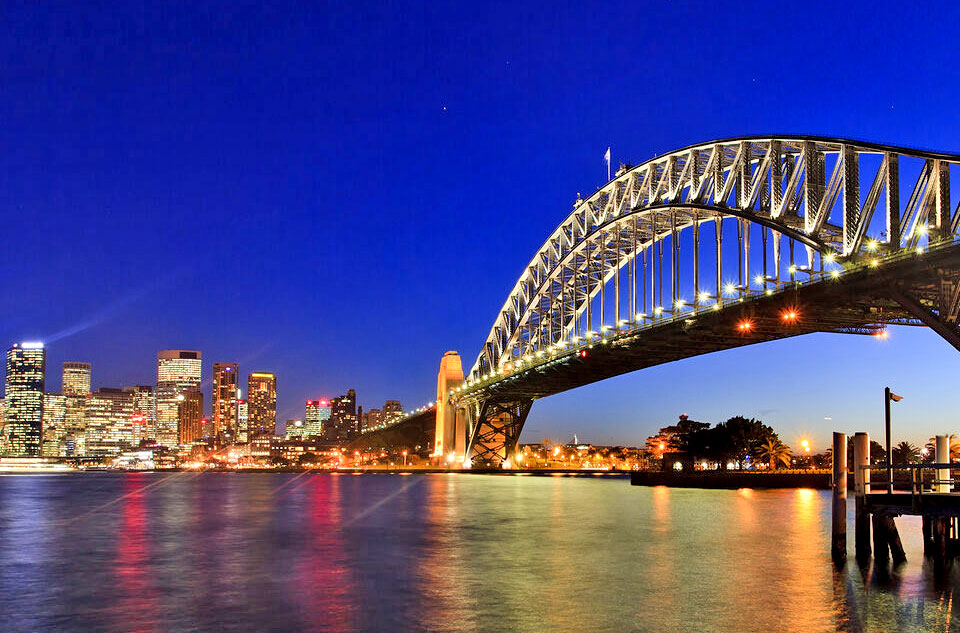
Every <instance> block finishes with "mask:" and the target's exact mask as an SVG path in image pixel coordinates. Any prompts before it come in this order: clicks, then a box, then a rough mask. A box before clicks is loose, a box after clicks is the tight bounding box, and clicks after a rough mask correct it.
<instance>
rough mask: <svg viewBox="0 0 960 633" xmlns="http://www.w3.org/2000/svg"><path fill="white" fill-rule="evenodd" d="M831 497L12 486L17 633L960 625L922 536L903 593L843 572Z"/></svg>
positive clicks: (26, 481)
mask: <svg viewBox="0 0 960 633" xmlns="http://www.w3.org/2000/svg"><path fill="white" fill-rule="evenodd" d="M829 501H830V499H829V496H828V493H820V492H814V491H810V490H783V491H750V490H741V491H707V490H676V489H667V488H640V487H631V486H630V485H629V482H628V481H627V480H625V479H609V478H599V477H596V478H594V477H587V478H569V477H532V476H483V475H411V476H401V475H331V474H310V475H296V474H213V473H209V474H194V473H176V474H163V473H143V474H128V475H120V474H75V475H57V476H37V475H33V476H7V477H0V629H2V630H3V631H476V632H481V631H482V632H487V631H558V632H563V631H698V632H699V631H804V632H810V631H835V630H844V631H848V630H849V631H893V630H902V631H944V630H953V628H956V624H955V623H956V622H958V621H960V618H958V617H957V616H960V614H955V613H954V612H953V610H954V607H953V596H954V591H955V590H954V589H953V587H954V586H955V584H954V583H956V579H955V578H954V579H953V582H951V581H950V579H948V580H946V581H943V580H939V581H935V580H934V579H933V574H932V572H931V571H930V570H929V569H927V567H926V566H925V565H924V563H923V558H922V556H921V555H920V551H919V548H920V529H919V524H918V522H917V521H916V520H911V519H908V518H905V519H901V520H900V531H901V536H902V537H903V540H904V545H905V547H906V550H907V555H908V557H909V562H908V563H907V565H906V566H905V567H904V568H902V569H900V570H898V571H897V572H896V573H895V574H894V575H893V576H892V577H891V578H889V579H883V580H882V581H881V580H879V579H878V577H877V574H876V571H874V570H871V569H868V570H866V571H865V572H861V570H859V569H858V568H856V567H855V566H853V565H848V567H847V569H846V570H844V571H842V572H839V573H838V572H835V571H834V570H833V568H832V566H831V564H830V560H829V521H828V518H829V511H830V504H829ZM851 515H852V513H851ZM850 532H851V534H852V528H851V530H850ZM851 540H852V539H851ZM850 545H851V549H852V545H853V544H852V542H851V544H850ZM951 627H953V628H951Z"/></svg>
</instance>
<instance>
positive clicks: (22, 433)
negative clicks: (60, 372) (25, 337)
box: [5, 343, 47, 457]
mask: <svg viewBox="0 0 960 633" xmlns="http://www.w3.org/2000/svg"><path fill="white" fill-rule="evenodd" d="M46 368H47V351H46V350H45V349H44V348H43V343H15V344H14V345H13V347H11V348H10V349H8V350H7V385H6V392H5V399H6V403H7V411H6V416H5V421H6V437H7V455H10V456H12V457H40V453H41V445H42V441H43V392H44V374H45V372H46Z"/></svg>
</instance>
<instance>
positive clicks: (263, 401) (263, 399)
mask: <svg viewBox="0 0 960 633" xmlns="http://www.w3.org/2000/svg"><path fill="white" fill-rule="evenodd" d="M247 425H248V434H249V437H250V439H252V438H254V437H257V436H260V435H268V436H273V434H274V433H276V431H277V377H276V376H275V375H273V374H271V373H268V372H253V373H252V374H250V376H249V377H248V378H247Z"/></svg>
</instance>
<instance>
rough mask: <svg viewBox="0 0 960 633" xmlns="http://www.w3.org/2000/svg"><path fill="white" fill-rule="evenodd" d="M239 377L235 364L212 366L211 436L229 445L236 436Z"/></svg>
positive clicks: (216, 364) (215, 364)
mask: <svg viewBox="0 0 960 633" xmlns="http://www.w3.org/2000/svg"><path fill="white" fill-rule="evenodd" d="M239 391H240V375H239V372H238V371H237V364H236V363H214V364H213V405H212V414H211V418H212V421H213V435H214V437H216V438H217V440H218V441H221V440H222V441H223V442H225V443H230V442H233V441H235V440H236V436H237V400H238V393H239Z"/></svg>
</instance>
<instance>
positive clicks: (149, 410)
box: [123, 385, 157, 445]
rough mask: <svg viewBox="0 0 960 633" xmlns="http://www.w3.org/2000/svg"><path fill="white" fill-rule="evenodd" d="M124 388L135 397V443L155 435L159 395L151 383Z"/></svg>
mask: <svg viewBox="0 0 960 633" xmlns="http://www.w3.org/2000/svg"><path fill="white" fill-rule="evenodd" d="M123 390H124V391H125V392H127V393H129V394H130V395H131V397H132V398H133V418H132V421H133V440H134V443H135V445H139V444H140V442H141V441H143V440H145V439H149V438H152V437H153V433H154V429H155V428H156V424H155V422H156V413H157V397H156V395H155V394H154V393H153V387H151V386H150V385H134V386H132V387H124V388H123Z"/></svg>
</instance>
